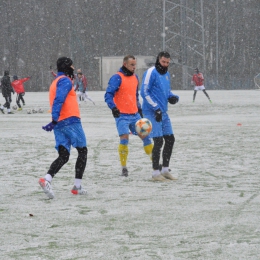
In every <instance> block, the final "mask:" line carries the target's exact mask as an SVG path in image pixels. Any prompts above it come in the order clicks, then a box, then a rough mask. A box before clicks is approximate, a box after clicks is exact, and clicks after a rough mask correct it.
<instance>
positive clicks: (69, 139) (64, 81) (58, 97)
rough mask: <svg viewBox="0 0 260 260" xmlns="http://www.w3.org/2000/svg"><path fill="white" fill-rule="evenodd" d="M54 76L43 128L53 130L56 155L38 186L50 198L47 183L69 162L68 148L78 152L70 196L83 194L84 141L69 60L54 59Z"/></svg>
mask: <svg viewBox="0 0 260 260" xmlns="http://www.w3.org/2000/svg"><path fill="white" fill-rule="evenodd" d="M57 69H58V73H57V77H56V78H55V79H54V81H53V82H52V84H51V86H50V91H49V101H50V107H51V114H52V122H50V123H49V124H47V125H46V126H43V127H42V128H43V130H45V131H48V132H50V131H52V130H53V131H54V136H55V142H56V145H55V148H56V150H57V151H58V153H59V156H58V158H57V159H56V160H54V161H53V163H52V164H51V166H50V168H49V170H48V172H47V174H46V175H45V177H44V178H40V179H39V184H40V186H41V187H42V189H43V191H44V192H45V194H46V195H47V196H48V197H49V198H50V199H53V198H54V193H53V191H52V187H51V182H52V179H53V177H54V176H55V175H56V174H57V173H58V172H59V170H60V169H61V168H62V166H63V165H64V164H66V163H67V162H68V161H69V157H70V149H71V146H72V147H75V148H76V149H77V151H78V157H77V161H76V164H75V180H74V186H73V188H72V190H71V192H72V193H73V194H79V195H85V194H86V193H87V192H86V191H85V190H84V189H83V188H82V187H81V181H82V177H83V173H84V171H85V167H86V163H87V153H88V149H87V140H86V136H85V133H84V130H83V128H82V125H81V120H80V111H79V105H78V102H77V97H76V93H75V91H74V89H73V84H72V81H71V79H72V78H73V77H74V74H73V71H74V68H73V66H72V60H71V59H70V58H67V57H61V58H59V59H58V60H57Z"/></svg>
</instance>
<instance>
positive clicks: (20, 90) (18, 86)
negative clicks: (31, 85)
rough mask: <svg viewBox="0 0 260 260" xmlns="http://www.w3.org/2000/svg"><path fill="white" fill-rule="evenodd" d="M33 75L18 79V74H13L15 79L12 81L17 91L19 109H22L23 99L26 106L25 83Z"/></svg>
mask: <svg viewBox="0 0 260 260" xmlns="http://www.w3.org/2000/svg"><path fill="white" fill-rule="evenodd" d="M30 78H31V77H27V78H22V79H18V77H17V76H16V75H14V76H13V81H12V83H11V85H12V87H13V89H14V91H15V92H16V93H17V97H16V104H17V106H18V109H17V110H18V111H21V110H22V107H21V105H20V100H21V101H22V103H23V105H24V106H25V101H24V98H23V96H24V95H25V90H24V86H23V83H24V82H26V81H27V80H29V79H30Z"/></svg>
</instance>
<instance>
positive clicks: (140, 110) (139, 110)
mask: <svg viewBox="0 0 260 260" xmlns="http://www.w3.org/2000/svg"><path fill="white" fill-rule="evenodd" d="M138 113H139V114H140V116H141V118H143V117H144V115H143V110H142V108H138Z"/></svg>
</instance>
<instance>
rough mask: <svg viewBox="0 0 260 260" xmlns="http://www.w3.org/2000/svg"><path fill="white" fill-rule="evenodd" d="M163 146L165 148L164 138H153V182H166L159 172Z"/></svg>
mask: <svg viewBox="0 0 260 260" xmlns="http://www.w3.org/2000/svg"><path fill="white" fill-rule="evenodd" d="M162 146H163V137H162V136H159V137H153V151H152V166H153V173H152V177H153V180H156V181H164V180H165V178H164V177H163V176H162V175H161V173H160V170H159V167H160V166H159V165H160V156H161V149H162Z"/></svg>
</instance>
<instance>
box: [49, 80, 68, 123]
mask: <svg viewBox="0 0 260 260" xmlns="http://www.w3.org/2000/svg"><path fill="white" fill-rule="evenodd" d="M71 89H72V82H71V80H70V79H69V78H68V77H64V78H61V79H60V80H59V81H58V83H57V90H56V96H55V99H54V102H53V105H52V120H53V121H56V122H58V119H59V117H60V111H61V107H62V105H63V103H64V102H65V100H66V97H67V95H68V93H69V92H70V91H71Z"/></svg>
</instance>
